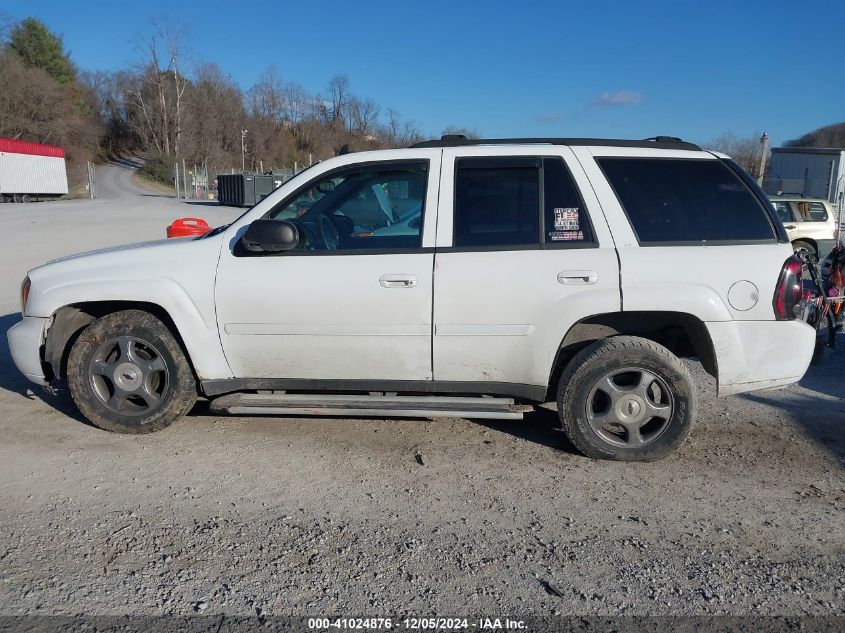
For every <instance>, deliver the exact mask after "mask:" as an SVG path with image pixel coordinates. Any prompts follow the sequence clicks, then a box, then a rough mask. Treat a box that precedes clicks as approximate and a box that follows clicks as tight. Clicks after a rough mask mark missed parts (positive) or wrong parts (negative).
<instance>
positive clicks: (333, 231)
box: [317, 215, 340, 251]
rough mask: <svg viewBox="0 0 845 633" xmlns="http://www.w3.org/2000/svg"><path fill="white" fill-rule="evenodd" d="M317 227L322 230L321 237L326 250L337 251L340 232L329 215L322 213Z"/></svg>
mask: <svg viewBox="0 0 845 633" xmlns="http://www.w3.org/2000/svg"><path fill="white" fill-rule="evenodd" d="M317 228H318V229H319V231H320V239H321V240H323V244H324V245H325V247H326V250H327V251H336V250H337V246H338V244H339V243H340V234H339V233H338V232H337V228H336V227H335V225H334V224H333V223H332V221H331V220H330V219H329V216H327V215H320V219H319V220H317Z"/></svg>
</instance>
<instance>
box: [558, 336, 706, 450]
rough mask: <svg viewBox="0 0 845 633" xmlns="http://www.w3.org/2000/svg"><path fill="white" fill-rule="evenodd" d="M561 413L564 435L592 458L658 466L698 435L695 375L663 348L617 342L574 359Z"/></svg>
mask: <svg viewBox="0 0 845 633" xmlns="http://www.w3.org/2000/svg"><path fill="white" fill-rule="evenodd" d="M557 407H558V415H559V416H560V420H561V424H562V426H563V430H564V432H565V433H566V435H567V437H568V438H569V440H570V441H571V442H572V444H574V445H575V447H576V448H577V449H578V450H579V451H581V452H582V453H583V454H584V455H586V456H587V457H592V458H594V459H610V460H617V461H654V460H657V459H662V458H663V457H666V456H667V455H669V454H670V453H672V452H673V451H675V450H677V449H678V447H680V446H681V444H683V443H684V441H685V440H686V438H687V437H688V436H689V434H690V432H691V431H692V426H693V422H694V420H695V410H696V395H695V386H694V384H693V380H692V376H691V374H690V372H689V369H687V367H686V366H685V365H684V364H683V363H682V362H681V361H680V359H679V358H678V357H677V356H675V355H674V354H672V352H670V351H669V350H668V349H666V348H665V347H663V346H662V345H659V344H657V343H655V342H654V341H650V340H648V339H644V338H640V337H637V336H614V337H611V338H607V339H604V340H601V341H596V342H595V343H593V344H591V345H588V346H587V347H586V348H584V349H583V350H581V351H580V352H579V353H578V354H576V356H575V357H574V358H573V359H572V360H571V361H570V363H569V364H568V365H567V367H566V370H565V371H564V372H563V375H562V376H561V378H560V382H559V383H558V389H557Z"/></svg>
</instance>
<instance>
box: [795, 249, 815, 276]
mask: <svg viewBox="0 0 845 633" xmlns="http://www.w3.org/2000/svg"><path fill="white" fill-rule="evenodd" d="M792 248H794V249H795V252H796V253H798V254H801V253H805V254H807V255H811V256H812V257H811V259H812V258H815V257H818V253H817V252H816V247H815V246H813V245H812V244H810V242H805V241H804V240H795V241H794V242H792ZM801 274H802V276H803V277H804V279H809V278H810V271H809V270H808V269H807V264H806V263H805V264H804V265H803V267H802V268H801Z"/></svg>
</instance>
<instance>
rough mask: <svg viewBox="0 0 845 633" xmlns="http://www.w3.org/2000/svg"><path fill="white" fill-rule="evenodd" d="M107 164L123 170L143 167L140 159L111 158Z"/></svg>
mask: <svg viewBox="0 0 845 633" xmlns="http://www.w3.org/2000/svg"><path fill="white" fill-rule="evenodd" d="M109 164H111V165H115V166H117V167H123V168H125V169H140V168H141V167H143V165H144V161H143V160H142V159H140V158H134V157H131V156H127V157H122V158H113V159H111V160H110V161H109Z"/></svg>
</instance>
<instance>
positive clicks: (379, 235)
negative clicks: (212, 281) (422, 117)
mask: <svg viewBox="0 0 845 633" xmlns="http://www.w3.org/2000/svg"><path fill="white" fill-rule="evenodd" d="M439 172H440V156H439V152H432V151H425V152H424V151H422V150H421V151H420V157H419V158H418V159H417V158H415V159H413V160H402V161H391V162H374V163H367V164H358V165H352V166H349V167H343V168H339V169H336V170H333V171H328V172H324V173H323V174H321V175H319V176H317V177H315V178H314V179H312V180H311V181H310V182H308V183H306V184H305V185H303V186H302V187H301V188H300V189H298V190H297V191H295V192H294V193H293V194H291V195H290V196H288V197H287V198H286V199H285V200H283V201H282V202H281V203H279V204H278V205H276V207H274V208H273V209H272V210H271V211H270V212H269V213H268V214H267V215H266V216H265V218H270V219H277V220H286V219H287V220H291V221H293V222H294V223H296V224H297V226H298V228H299V232H300V235H301V236H302V240H301V243H300V245H299V247H297V248H296V249H294V250H292V251H288V252H286V253H281V254H278V255H267V254H262V255H255V254H253V253H249V252H246V251H245V250H243V249H241V248H240V247H239V242H238V241H237V240H236V241H234V242H233V245H231V247H229V246H224V249H223V252H222V253H221V259H220V263H219V266H218V273H217V281H216V293H215V294H216V303H217V319H218V327H219V330H220V339H221V341H222V344H223V350H224V352H225V354H226V359H227V360H228V362H229V365H230V367H231V368H232V371H233V373H234V375H235V376H236V377H238V378H298V379H344V380H355V379H369V380H430V379H431V315H432V267H433V258H434V255H433V250H434V249H433V246H434V227H435V217H436V207H437V194H436V192H437V187H438V178H439Z"/></svg>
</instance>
